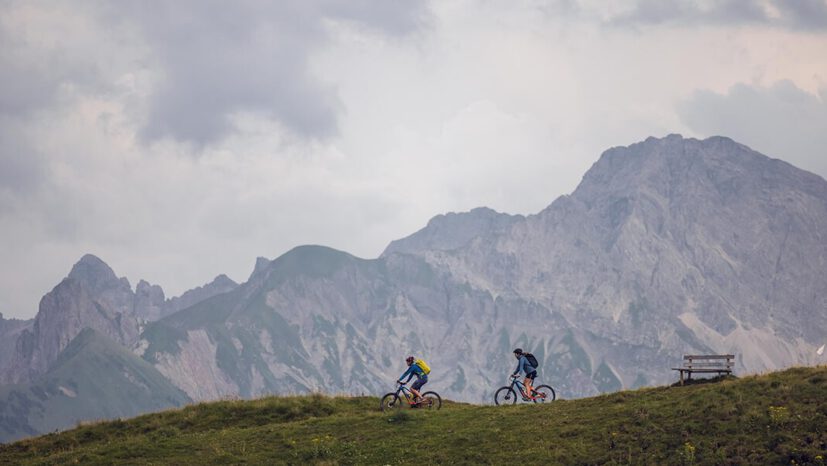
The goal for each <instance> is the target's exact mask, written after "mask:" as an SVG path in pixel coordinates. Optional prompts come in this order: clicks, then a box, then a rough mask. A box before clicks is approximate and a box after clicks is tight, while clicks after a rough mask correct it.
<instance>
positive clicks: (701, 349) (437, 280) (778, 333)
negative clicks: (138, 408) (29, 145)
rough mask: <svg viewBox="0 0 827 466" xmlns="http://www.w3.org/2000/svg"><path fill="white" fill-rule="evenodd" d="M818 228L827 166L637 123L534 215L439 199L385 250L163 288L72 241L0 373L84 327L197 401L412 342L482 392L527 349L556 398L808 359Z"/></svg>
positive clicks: (342, 383)
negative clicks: (193, 286)
mask: <svg viewBox="0 0 827 466" xmlns="http://www.w3.org/2000/svg"><path fill="white" fill-rule="evenodd" d="M826 231H827V182H825V180H824V179H822V178H820V177H818V176H816V175H814V174H811V173H808V172H805V171H802V170H799V169H797V168H795V167H793V166H791V165H789V164H787V163H785V162H783V161H780V160H775V159H771V158H768V157H766V156H764V155H762V154H759V153H757V152H755V151H753V150H751V149H749V148H748V147H746V146H743V145H741V144H738V143H736V142H734V141H732V140H730V139H727V138H724V137H713V138H709V139H706V140H696V139H688V138H683V137H681V136H678V135H670V136H667V137H665V138H660V139H658V138H649V139H647V140H645V141H643V142H640V143H637V144H633V145H631V146H628V147H616V148H612V149H610V150H608V151H606V152H605V153H603V154H602V156H601V157H600V159H599V160H598V161H597V162H596V163H595V164H594V165H593V166H592V168H591V169H590V170H589V171H588V172H587V173H586V174H585V176H584V177H583V180H582V182H581V183H580V185H579V186H578V187H577V189H576V190H575V191H574V192H573V193H572V194H571V195H567V196H562V197H560V198H558V199H557V200H555V201H554V202H553V203H552V204H551V205H549V206H548V207H547V208H546V209H544V210H543V211H541V212H539V213H537V214H534V215H528V216H521V215H507V214H503V213H498V212H495V211H493V210H490V209H486V208H479V209H474V210H472V211H470V212H465V213H452V214H447V215H439V216H437V217H435V218H433V219H432V220H431V221H430V222H429V223H428V225H427V226H426V227H425V228H423V229H422V230H420V231H418V232H416V233H414V234H412V235H410V236H409V237H407V238H403V239H400V240H397V241H394V242H392V243H391V244H390V245H389V246H388V247H387V248H386V250H385V251H384V252H383V253H382V255H381V256H380V257H378V258H376V259H370V260H365V259H360V258H356V257H354V256H352V255H350V254H347V253H345V252H341V251H336V250H333V249H330V248H326V247H323V246H302V247H298V248H295V249H293V250H292V251H289V252H288V253H286V254H284V255H282V256H281V257H278V258H276V259H275V260H268V259H264V258H259V259H258V260H257V261H256V265H255V268H254V270H253V272H252V274H251V276H250V277H249V279H248V280H247V281H246V282H244V283H242V284H240V285H236V284H235V283H234V282H232V281H230V280H229V279H227V278H226V277H219V279H216V281H214V282H213V283H212V284H210V285H207V286H205V287H203V288H202V289H200V290H194V291H192V292H189V293H188V294H185V295H183V296H181V297H180V298H177V299H171V300H167V299H165V298H164V295H163V291H162V290H161V289H160V287H157V286H153V285H150V284H148V283H146V282H143V281H142V282H140V283H139V285H138V287H137V288H136V291H135V292H132V291H131V289H130V287H129V284H128V282H126V281H125V279H118V278H116V276H115V274H114V272H112V271H111V269H109V268H108V267H107V266H106V265H105V264H104V263H103V262H102V261H100V260H99V259H97V258H95V257H94V256H85V257H84V258H83V259H81V261H80V262H79V263H78V264H76V265H75V267H74V268H73V269H72V272H71V273H70V274H69V277H67V279H65V280H64V281H63V282H62V283H61V284H59V285H58V286H57V287H56V288H55V289H54V290H53V291H52V292H51V293H49V294H48V295H46V296H45V297H44V298H43V301H42V302H41V306H40V312H39V313H38V315H37V317H36V318H35V319H34V321H33V322H32V321H27V322H21V321H3V320H0V336H2V337H3V338H2V340H3V341H4V343H1V344H0V345H5V346H2V347H0V349H2V350H3V352H4V353H5V351H6V349H7V348H10V346H9V345H10V344H9V343H7V342H8V341H14V349H13V352H12V353H8V354H12V356H11V357H8V356H2V355H0V382H2V383H34V382H35V381H37V380H39V379H38V377H41V376H42V375H43V374H47V373H48V371H49V370H50V367H54V364H55V362H56V361H57V360H59V359H60V354H61V352H62V351H65V349H66V348H67V347H68V346H70V342H71V341H72V339H73V338H75V337H77V336H78V335H79V334H81V332H82V331H83V329H84V328H86V327H89V328H93V329H94V330H95V332H96V335H100V336H101V337H102V338H107V339H109V340H112V341H113V342H115V343H117V344H119V345H122V346H123V347H126V348H129V349H130V350H131V351H132V352H133V353H134V354H135V355H136V356H140V357H141V358H143V360H144V361H146V362H147V363H149V364H151V366H152V367H153V369H154V370H156V371H157V372H158V373H160V374H162V375H163V376H164V377H165V378H166V379H167V380H169V382H171V384H172V385H174V386H175V387H176V388H177V389H179V390H180V391H181V392H183V393H184V394H185V396H186V398H187V399H189V400H209V399H215V398H220V397H227V396H232V397H235V396H241V397H255V396H260V395H264V394H270V393H280V394H284V393H299V392H307V391H322V392H327V393H365V394H380V393H382V392H385V391H388V390H390V389H391V388H392V386H393V381H394V380H395V378H396V377H398V376H399V374H401V372H402V371H403V369H404V362H403V361H404V357H405V356H407V355H408V354H414V355H417V356H421V357H423V358H425V359H426V360H427V361H428V362H429V363H430V364H431V367H432V369H433V372H432V376H431V380H432V381H431V382H430V384H429V388H432V389H435V390H438V391H440V393H442V394H443V396H444V397H448V398H452V399H460V400H467V401H475V402H479V401H486V400H487V401H490V398H491V394H492V392H493V390H494V389H495V388H496V387H498V386H500V385H503V383H505V378H506V376H507V374H508V373H509V372H510V371H513V370H514V366H516V361H515V360H514V358H513V357H512V356H511V354H510V353H511V349H513V348H514V347H518V346H519V347H522V348H525V349H527V350H530V351H532V352H533V353H534V354H535V355H536V356H537V357H538V358H539V359H540V361H541V368H540V379H541V380H542V381H543V382H547V383H549V382H550V383H551V384H552V385H553V386H554V387H555V388H556V389H557V391H558V396H562V397H580V396H587V395H592V394H596V393H600V392H607V391H613V390H617V389H620V388H623V387H626V388H629V387H638V386H643V385H651V384H661V383H666V382H670V381H672V380H673V379H674V378H675V375H674V374H673V373H672V371H670V367H673V366H674V365H675V364H677V363H679V361H680V358H681V356H682V355H683V354H687V353H696V352H697V353H708V352H711V353H734V354H736V355H737V364H738V365H737V368H736V373H750V372H760V371H763V370H768V369H776V368H782V367H786V366H790V365H799V364H813V363H817V362H818V361H819V359H818V358H819V356H818V355H817V354H816V348H818V347H819V346H821V345H822V344H823V343H824V340H825V336H827V274H825V273H824V272H825V269H827V236H826V235H827V234H825V233H824V232H826ZM101 347H102V348H105V347H106V346H101ZM161 391H164V390H161ZM3 406H7V405H2V404H0V419H6V418H8V415H7V414H6V413H7V412H8V411H3V410H4V409H6V408H4V407H3ZM3 415H5V416H6V417H5V418H4V417H2V416H3ZM1 425H2V424H0V426H1Z"/></svg>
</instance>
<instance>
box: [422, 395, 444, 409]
mask: <svg viewBox="0 0 827 466" xmlns="http://www.w3.org/2000/svg"><path fill="white" fill-rule="evenodd" d="M422 398H423V400H422V401H421V402H420V406H422V407H423V408H425V409H439V408H441V407H442V398H440V396H439V393H437V392H425V393H423V394H422Z"/></svg>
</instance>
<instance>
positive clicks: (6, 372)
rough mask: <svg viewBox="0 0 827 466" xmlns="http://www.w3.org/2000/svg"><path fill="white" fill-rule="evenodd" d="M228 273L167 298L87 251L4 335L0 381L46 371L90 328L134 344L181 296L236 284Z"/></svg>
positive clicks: (24, 379)
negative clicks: (29, 318)
mask: <svg viewBox="0 0 827 466" xmlns="http://www.w3.org/2000/svg"><path fill="white" fill-rule="evenodd" d="M222 277H223V276H222ZM222 277H219V278H217V279H216V280H215V281H214V282H213V283H211V284H209V285H205V286H204V287H202V288H198V289H196V290H192V291H190V292H187V293H185V294H184V295H183V296H182V297H181V298H173V299H172V300H169V301H165V299H164V291H163V290H162V289H161V287H159V286H157V285H150V284H149V283H147V282H145V281H143V280H141V281H140V282H139V283H138V286H137V288H136V291H135V292H133V291H132V288H131V287H130V285H129V281H127V279H126V278H118V277H117V276H116V275H115V273H114V272H113V271H112V269H111V268H110V267H109V266H108V265H106V263H104V262H103V261H102V260H100V259H99V258H97V257H95V256H93V255H91V254H87V255H85V256H83V257H82V258H81V259H80V261H78V263H77V264H75V265H74V267H72V270H71V272H70V273H69V275H68V276H67V277H66V278H65V279H64V280H63V281H62V282H60V284H58V285H57V286H56V287H55V288H54V289H53V290H52V291H50V292H49V293H48V294H46V295H45V296H44V297H43V299H42V300H41V301H40V310H39V311H38V313H37V316H36V317H35V319H34V321H33V322H31V324H20V325H17V326H16V327H15V328H13V329H10V330H9V331H8V332H7V333H6V334H5V335H4V338H3V340H4V343H2V344H0V345H2V346H0V348H2V349H6V348H7V349H8V352H6V351H4V352H3V353H4V355H3V356H0V385H2V384H8V383H23V382H29V381H32V380H33V379H34V378H36V377H37V376H38V375H40V374H44V373H45V372H46V371H47V370H48V368H49V366H50V364H52V363H53V362H54V361H55V359H56V358H57V356H58V354H60V352H61V351H63V350H64V348H66V346H67V345H68V344H69V342H70V341H72V339H74V338H75V337H76V336H77V335H78V334H79V333H80V332H81V331H82V330H83V329H84V328H91V329H94V330H95V331H97V332H98V333H100V334H102V335H104V336H106V337H108V338H110V339H112V340H113V341H115V342H117V343H119V344H121V345H123V346H125V347H132V346H133V345H134V343H135V342H136V341H137V340H138V335H139V334H140V332H141V330H142V329H143V327H144V326H145V324H146V322H147V321H148V320H154V319H158V318H160V317H161V316H163V315H168V314H170V313H172V312H174V310H175V309H177V308H178V307H179V302H181V300H183V301H184V302H194V301H197V300H198V299H205V298H207V297H209V296H212V295H214V294H216V293H220V292H223V291H224V290H226V289H231V288H232V287H233V286H234V285H235V284H234V283H233V282H232V280H229V279H227V278H226V277H223V278H222ZM3 322H9V321H3ZM0 330H2V327H0Z"/></svg>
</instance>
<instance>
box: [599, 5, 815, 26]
mask: <svg viewBox="0 0 827 466" xmlns="http://www.w3.org/2000/svg"><path fill="white" fill-rule="evenodd" d="M771 9H774V10H775V11H777V13H778V14H774V13H773V12H772V11H771ZM609 24H611V25H614V26H653V25H661V24H667V25H684V26H698V25H715V26H743V25H766V26H771V27H780V28H786V29H791V30H800V31H825V30H827V0H798V1H788V0H768V1H764V0H721V1H716V2H712V3H708V2H700V1H698V0H639V1H638V2H637V3H636V4H635V6H634V7H633V8H632V9H631V10H630V11H629V12H626V13H624V14H621V15H618V16H616V17H615V18H612V19H611V20H610V21H609Z"/></svg>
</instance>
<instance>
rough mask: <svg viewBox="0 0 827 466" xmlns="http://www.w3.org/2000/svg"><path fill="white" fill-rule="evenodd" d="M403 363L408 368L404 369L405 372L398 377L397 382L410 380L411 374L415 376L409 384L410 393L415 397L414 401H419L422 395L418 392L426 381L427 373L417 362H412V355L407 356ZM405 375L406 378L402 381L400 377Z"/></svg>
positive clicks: (402, 377)
mask: <svg viewBox="0 0 827 466" xmlns="http://www.w3.org/2000/svg"><path fill="white" fill-rule="evenodd" d="M405 363H406V364H408V370H406V371H405V373H404V374H402V375H401V376H400V377H399V380H398V382H399V383H408V382H410V380H411V378H412V377H413V376H416V382H414V383H413V385H411V393H413V394H414V396H415V397H416V398H415V401H419V400H421V399H422V395H420V394H419V389H420V388H422V386H423V385H425V384H426V383H428V374H426V373H425V371H423V370H422V368H421V367H419V364H414V357H413V356H408V357H407V358H406V359H405ZM405 376H408V380H406V381H404V382H403V381H402V379H404V378H405Z"/></svg>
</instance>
